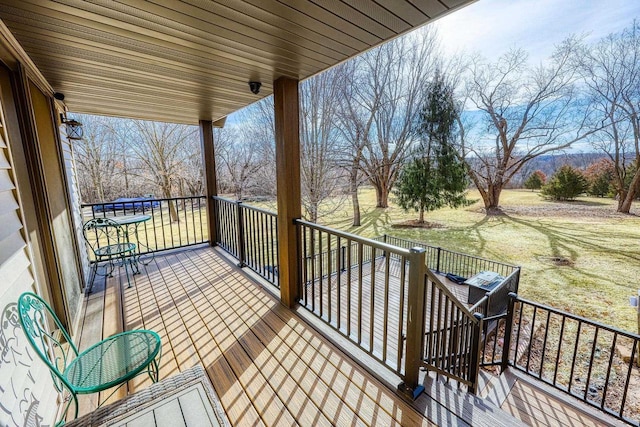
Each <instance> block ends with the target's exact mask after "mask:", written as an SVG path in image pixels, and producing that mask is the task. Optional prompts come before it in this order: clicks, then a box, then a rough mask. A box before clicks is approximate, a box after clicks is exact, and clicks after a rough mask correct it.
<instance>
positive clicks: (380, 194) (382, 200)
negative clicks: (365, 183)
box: [375, 184, 389, 208]
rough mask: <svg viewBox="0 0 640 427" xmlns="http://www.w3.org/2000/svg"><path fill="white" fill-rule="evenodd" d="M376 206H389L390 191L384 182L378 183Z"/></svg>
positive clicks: (376, 186)
mask: <svg viewBox="0 0 640 427" xmlns="http://www.w3.org/2000/svg"><path fill="white" fill-rule="evenodd" d="M375 188H376V208H387V207H389V191H388V190H387V187H386V186H385V185H384V184H376V185H375Z"/></svg>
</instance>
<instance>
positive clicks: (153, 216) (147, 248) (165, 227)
mask: <svg viewBox="0 0 640 427" xmlns="http://www.w3.org/2000/svg"><path fill="white" fill-rule="evenodd" d="M81 208H82V219H83V222H86V221H88V220H89V219H92V218H121V217H124V216H133V215H135V216H139V217H140V218H139V219H140V221H137V222H134V223H131V224H129V225H127V228H128V233H129V238H130V239H135V240H136V241H137V242H136V243H137V244H138V250H139V253H140V254H142V255H143V254H147V253H152V252H158V251H162V250H166V249H175V248H181V247H185V246H191V245H197V244H201V243H206V242H208V241H209V236H208V229H207V209H206V197H205V196H193V197H172V198H169V199H153V198H149V199H136V200H131V201H113V202H104V203H86V204H82V205H81ZM147 217H148V218H147ZM88 237H89V238H90V237H91V236H90V235H89V236H88ZM91 243H92V244H93V243H95V242H91ZM97 243H98V245H100V242H97ZM90 252H91V251H90ZM92 257H93V253H91V254H90V260H91V261H93V260H94V259H93V258H92Z"/></svg>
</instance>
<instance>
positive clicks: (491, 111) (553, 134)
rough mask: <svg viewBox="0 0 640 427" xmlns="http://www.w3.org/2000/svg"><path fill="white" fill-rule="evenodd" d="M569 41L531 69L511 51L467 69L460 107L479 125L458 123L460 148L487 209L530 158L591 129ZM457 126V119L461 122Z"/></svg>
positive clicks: (520, 53)
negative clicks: (471, 125)
mask: <svg viewBox="0 0 640 427" xmlns="http://www.w3.org/2000/svg"><path fill="white" fill-rule="evenodd" d="M572 52H573V50H572V48H571V43H570V42H565V43H564V44H563V45H561V46H559V47H558V48H557V49H556V52H555V53H554V55H553V57H552V58H551V60H550V61H549V63H548V64H547V65H544V64H541V65H539V66H537V67H531V66H530V65H529V64H528V62H527V54H526V53H525V52H524V51H523V50H521V49H513V50H511V51H509V52H508V53H506V54H504V55H502V56H501V57H500V58H498V60H497V61H496V62H494V63H490V62H486V61H485V60H483V59H482V58H480V57H475V58H473V59H472V61H471V65H470V66H469V68H468V71H469V75H468V79H467V81H466V101H467V104H466V107H467V109H472V110H476V111H475V112H474V113H471V114H474V115H476V116H479V120H478V121H479V124H480V126H479V128H480V129H478V128H476V129H475V132H473V133H472V132H471V131H470V129H469V126H468V125H467V128H466V129H465V128H464V126H461V128H462V129H461V130H462V131H461V134H460V137H461V138H460V139H461V141H460V143H461V145H460V151H461V155H462V157H463V158H464V160H465V161H466V163H467V166H468V168H469V175H470V177H471V179H472V181H473V182H474V184H475V186H476V187H477V188H478V191H479V192H480V195H481V196H482V200H483V201H484V206H485V209H487V211H490V210H493V209H497V208H498V205H499V203H500V194H501V193H502V190H503V188H505V186H506V185H507V184H508V183H509V182H510V181H511V179H512V178H513V177H514V176H515V175H516V174H517V173H518V171H519V170H520V169H521V168H522V167H523V166H524V165H525V164H526V163H527V162H529V161H530V160H531V159H534V158H536V157H538V156H541V155H544V154H547V153H551V152H553V151H556V150H560V149H564V148H568V147H570V146H571V145H572V144H573V143H574V142H576V141H579V140H581V139H583V138H585V137H586V136H588V135H589V134H590V133H592V132H593V130H590V129H587V128H586V121H587V117H588V109H587V108H584V105H582V104H581V103H580V102H578V101H579V99H578V91H577V90H576V87H575V85H574V83H575V80H576V75H575V73H574V72H573V68H572V67H571V66H570V65H571V64H570V63H569V59H570V57H571V54H572ZM461 125H462V123H461Z"/></svg>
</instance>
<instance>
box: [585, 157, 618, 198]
mask: <svg viewBox="0 0 640 427" xmlns="http://www.w3.org/2000/svg"><path fill="white" fill-rule="evenodd" d="M614 172H615V171H614V165H613V162H612V161H611V160H609V159H601V160H599V161H597V162H594V163H591V164H590V165H589V166H588V167H587V169H586V170H585V171H584V177H585V178H586V179H587V182H588V183H589V189H588V190H587V193H588V194H589V195H590V196H597V197H605V196H609V195H611V194H612V193H614V188H613V185H612V181H613V175H614Z"/></svg>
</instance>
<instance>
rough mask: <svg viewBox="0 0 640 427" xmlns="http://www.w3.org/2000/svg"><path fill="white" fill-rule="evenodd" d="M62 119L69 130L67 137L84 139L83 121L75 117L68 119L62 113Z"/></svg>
mask: <svg viewBox="0 0 640 427" xmlns="http://www.w3.org/2000/svg"><path fill="white" fill-rule="evenodd" d="M60 121H61V122H62V124H63V125H65V127H66V130H67V138H69V139H70V140H74V141H77V140H79V139H82V137H83V135H84V130H83V129H82V123H80V122H79V121H77V120H74V119H71V120H69V119H67V117H66V116H65V115H64V114H60Z"/></svg>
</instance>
